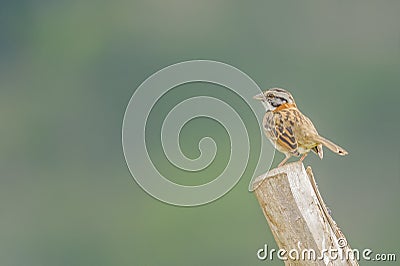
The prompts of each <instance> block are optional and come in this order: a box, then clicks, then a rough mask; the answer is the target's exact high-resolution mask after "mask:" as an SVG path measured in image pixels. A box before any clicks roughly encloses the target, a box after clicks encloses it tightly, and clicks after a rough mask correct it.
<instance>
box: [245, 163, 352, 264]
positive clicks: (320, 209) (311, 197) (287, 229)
mask: <svg viewBox="0 0 400 266" xmlns="http://www.w3.org/2000/svg"><path fill="white" fill-rule="evenodd" d="M253 189H255V194H256V197H257V199H258V202H259V203H260V206H261V209H262V210H263V212H264V215H265V218H266V219H267V221H268V224H269V227H270V228H271V231H272V234H273V236H274V238H275V241H276V243H277V245H278V247H279V248H280V249H284V250H286V251H287V252H289V251H291V250H297V251H298V253H297V254H299V258H298V260H291V257H292V258H293V256H290V254H289V253H286V256H285V257H287V258H288V260H286V261H285V265H358V262H357V260H355V259H354V257H352V256H353V255H354V254H353V253H352V251H351V249H350V246H349V245H348V243H347V241H346V238H345V236H344V235H343V233H342V232H341V230H340V228H339V227H338V226H337V224H336V223H335V221H334V220H333V219H332V217H331V216H330V214H329V212H328V210H327V208H326V205H325V203H324V202H323V200H322V197H321V195H320V193H319V191H318V188H317V185H316V183H315V180H314V176H313V174H312V171H311V167H308V168H307V171H306V170H305V169H304V165H303V164H302V163H301V162H295V163H290V164H286V165H284V166H282V167H279V168H275V169H272V170H271V171H269V172H268V173H266V174H264V175H261V176H259V177H257V178H256V179H255V180H254V182H253ZM311 249H312V250H314V251H315V258H317V259H316V260H314V259H313V258H312V257H311V260H309V257H308V256H312V254H310V255H309V252H308V251H309V250H311ZM335 250H337V256H338V258H337V259H331V258H330V257H332V258H334V257H335V256H336V255H335ZM329 252H332V254H330V253H329ZM303 253H304V258H303V257H301V256H302V254H303ZM297 254H296V253H295V252H293V253H292V255H297ZM321 254H324V255H326V256H324V258H323V259H322V260H321V259H318V257H321ZM342 258H343V259H342ZM346 258H347V259H346ZM349 258H350V259H349ZM275 259H276V258H275Z"/></svg>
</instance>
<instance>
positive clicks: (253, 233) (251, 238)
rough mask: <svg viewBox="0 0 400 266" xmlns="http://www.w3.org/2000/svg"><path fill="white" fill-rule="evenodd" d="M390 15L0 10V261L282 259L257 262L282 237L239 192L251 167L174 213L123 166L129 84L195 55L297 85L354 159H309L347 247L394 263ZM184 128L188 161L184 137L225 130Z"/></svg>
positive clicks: (228, 7)
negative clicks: (227, 186)
mask: <svg viewBox="0 0 400 266" xmlns="http://www.w3.org/2000/svg"><path fill="white" fill-rule="evenodd" d="M399 13H400V2H398V1H352V2H348V1H329V2H327V1H325V2H320V1H297V2H294V1H293V2H290V3H289V2H286V1H280V2H278V1H274V2H272V1H270V2H268V3H266V2H264V1H255V2H252V3H245V2H243V3H233V2H232V1H202V2H200V1H196V2H190V1H118V0H117V1H86V0H83V1H7V2H4V3H2V7H1V9H0V32H1V37H0V56H1V60H0V88H1V89H0V116H1V120H0V121H1V136H2V137H1V140H0V151H1V152H0V164H1V166H0V169H1V170H0V171H1V179H0V180H1V181H0V182H1V184H0V213H1V219H0V264H1V265H207V264H209V265H264V264H268V265H282V264H283V263H282V262H280V261H274V262H270V261H264V262H262V261H259V260H258V259H257V257H256V252H257V250H258V249H259V248H261V247H262V246H263V245H264V244H265V243H267V244H268V245H269V246H271V247H276V244H275V242H274V240H273V237H272V235H271V233H270V230H269V228H268V226H267V223H266V221H265V219H264V217H263V214H262V212H261V209H260V207H259V205H258V203H257V201H256V199H255V197H254V195H253V194H251V193H249V192H248V191H247V186H248V183H249V181H250V179H251V177H252V176H251V175H249V174H247V175H245V176H244V177H243V178H242V179H241V181H240V182H239V184H238V185H237V186H236V187H235V188H234V189H233V190H232V191H231V192H230V193H228V194H227V195H226V196H224V197H222V198H221V199H219V200H217V201H215V202H213V203H212V204H207V205H204V206H200V207H193V208H184V207H175V206H171V205H168V204H164V203H162V202H159V201H157V200H155V199H154V198H152V197H151V196H149V195H147V194H146V193H145V192H144V191H143V190H142V189H141V188H140V187H139V186H138V185H137V184H136V183H135V181H133V179H132V177H131V175H130V173H129V171H128V169H127V167H126V164H125V161H124V157H123V153H122V146H121V126H122V119H123V115H124V111H125V108H126V105H127V103H128V101H129V99H130V97H131V95H132V93H133V92H134V90H135V89H136V88H137V87H138V86H139V85H140V84H141V83H142V82H143V81H144V80H145V79H146V78H147V77H148V76H150V75H151V74H153V73H154V72H156V71H157V70H160V69H161V68H163V67H166V66H168V65H170V64H173V63H177V62H181V61H184V60H192V59H210V60H217V61H222V62H225V63H228V64H231V65H233V66H235V67H237V68H239V69H241V70H242V71H244V72H245V73H247V74H249V75H250V76H251V77H252V78H253V79H254V80H255V81H256V82H257V83H258V84H259V85H260V86H261V87H263V88H268V87H273V86H280V87H283V88H287V89H289V90H290V91H292V93H293V95H294V97H295V99H296V101H297V103H298V105H299V107H300V109H301V110H302V111H303V112H304V113H305V114H307V115H308V116H309V117H311V118H312V120H313V121H314V123H315V125H316V127H317V128H318V130H319V132H320V133H321V134H322V135H325V136H326V137H329V138H331V139H332V140H334V141H335V142H337V143H338V144H340V145H342V146H343V147H345V148H346V149H347V150H348V151H349V152H350V155H349V156H347V157H345V158H342V157H338V156H336V155H334V154H332V153H330V152H329V151H326V153H325V158H324V160H322V161H320V160H319V159H318V158H317V157H316V156H315V155H311V156H309V157H308V158H307V159H306V165H309V164H311V165H312V166H313V170H314V174H315V175H316V179H317V181H318V185H319V188H320V191H321V193H322V195H323V197H324V199H325V201H326V202H327V203H328V205H329V207H330V209H331V210H332V212H333V217H334V219H335V220H336V222H337V223H338V224H339V225H340V227H341V228H342V230H343V231H344V233H345V234H346V236H347V238H348V241H349V243H350V244H351V246H352V247H353V248H358V249H363V248H370V249H373V250H374V251H375V252H389V253H397V257H398V259H400V258H399V256H400V254H399V244H398V238H399V237H400V233H399V230H398V223H399V222H398V220H399V218H400V214H399V209H398V208H399V207H398V206H399V203H400V196H399V185H400V169H399V165H400V145H399V141H398V137H399V131H400V126H399V111H398V106H399V103H398V99H399V97H400V90H399V89H400V27H399V25H400V16H399ZM187 86H188V90H187V91H190V89H191V88H194V87H196V85H193V86H194V87H193V86H192V87H191V86H189V85H187ZM197 86H198V85H197ZM202 86H204V87H207V86H206V85H201V86H198V88H202ZM171 93H173V92H171ZM175 93H179V91H175ZM182 93H183V92H182ZM170 98H171V99H172V98H173V97H170ZM160 104H161V103H160ZM164 105H165V106H168V103H167V104H166V103H164ZM170 105H171V104H170ZM210 123H211V124H210ZM192 126H193V128H192V129H189V128H188V129H187V130H185V132H183V133H185V134H182V135H183V136H182V140H181V141H182V145H183V147H184V151H185V152H186V153H187V154H188V155H189V156H194V157H195V156H196V151H197V146H196V145H193V142H190V138H191V132H194V133H193V134H198V133H197V131H198V130H204V129H205V128H207V129H208V130H204V135H209V134H211V135H212V134H215V136H216V139H218V136H225V134H226V132H224V131H223V130H221V128H218V127H215V128H214V127H213V124H212V122H210V121H207V120H205V121H197V122H196V123H193V125H192ZM214 129H215V132H214V133H212V132H210V130H211V131H212V130H214ZM154 132H155V133H154V134H155V136H157V135H156V134H159V133H157V127H155V128H154ZM153 137H154V136H153ZM185 143H189V144H190V145H187V144H185ZM185 145H186V146H185ZM220 146H221V147H225V148H226V147H227V143H226V141H225V142H224V140H223V138H222V140H221V144H220ZM225 150H226V149H225ZM225 153H226V151H225ZM217 156H219V157H218V160H219V161H218V162H220V163H221V164H223V163H224V162H225V157H224V156H226V154H224V151H223V150H222V151H219V153H218V154H217ZM282 158H283V156H282V155H281V154H279V155H277V157H276V158H275V159H276V160H275V165H276V164H277V162H278V161H280V160H281V159H282ZM220 170H221V167H218V166H217V167H215V172H218V171H220ZM196 178H199V179H201V178H203V179H204V182H208V181H210V180H212V178H210V176H209V174H207V176H201V175H200V176H199V175H198V176H196ZM171 179H173V178H171ZM178 179H179V178H178ZM201 181H202V180H200V182H199V180H195V181H193V179H191V181H188V183H191V182H193V183H196V184H198V183H202V182H201ZM362 264H363V265H368V264H372V262H371V263H366V262H362Z"/></svg>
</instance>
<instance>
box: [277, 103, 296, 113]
mask: <svg viewBox="0 0 400 266" xmlns="http://www.w3.org/2000/svg"><path fill="white" fill-rule="evenodd" d="M296 107H297V106H296V104H295V103H284V104H281V105H279V106H278V107H277V108H275V110H273V111H272V112H274V113H275V112H278V111H281V110H283V109H288V108H296Z"/></svg>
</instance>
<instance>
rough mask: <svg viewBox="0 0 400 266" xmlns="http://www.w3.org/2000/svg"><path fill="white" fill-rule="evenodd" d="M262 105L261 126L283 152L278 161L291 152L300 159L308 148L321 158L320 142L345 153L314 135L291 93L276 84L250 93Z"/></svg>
mask: <svg viewBox="0 0 400 266" xmlns="http://www.w3.org/2000/svg"><path fill="white" fill-rule="evenodd" d="M254 99H256V100H260V101H262V102H263V104H264V105H265V107H266V110H267V113H266V114H265V116H264V119H263V129H264V132H265V135H266V136H267V138H268V139H269V140H270V141H271V143H272V145H274V147H275V148H276V149H277V150H278V151H280V152H282V153H284V154H285V156H286V158H285V159H284V160H283V161H282V162H281V163H280V164H279V165H278V167H279V166H282V165H284V164H285V163H286V161H287V160H288V159H289V158H290V157H291V156H293V155H294V156H297V157H298V156H300V154H302V157H301V158H300V161H303V160H304V158H305V157H306V156H307V154H308V153H309V152H310V150H312V151H313V152H315V153H316V154H318V156H319V157H320V158H321V159H322V157H323V151H322V145H324V146H326V147H327V148H328V149H330V150H331V151H333V152H335V153H337V154H339V155H346V154H347V151H345V150H344V149H343V148H341V147H339V146H338V145H336V144H334V143H333V142H331V141H330V140H327V139H326V138H324V137H322V136H320V135H318V132H317V130H316V129H315V127H314V125H313V123H312V122H311V120H310V119H309V118H308V117H306V116H305V115H303V114H302V113H301V112H300V111H299V109H297V106H296V103H295V102H294V99H293V97H292V95H291V94H290V93H289V92H288V91H286V90H284V89H280V88H272V89H269V90H267V91H265V92H264V93H261V94H258V95H256V96H254Z"/></svg>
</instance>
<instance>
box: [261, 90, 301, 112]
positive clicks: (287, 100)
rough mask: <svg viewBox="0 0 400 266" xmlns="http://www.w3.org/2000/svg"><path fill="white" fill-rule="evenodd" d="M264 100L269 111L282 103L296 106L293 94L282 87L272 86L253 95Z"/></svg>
mask: <svg viewBox="0 0 400 266" xmlns="http://www.w3.org/2000/svg"><path fill="white" fill-rule="evenodd" d="M253 98H254V99H256V100H259V101H261V102H263V104H264V105H265V107H266V109H267V111H274V110H275V109H276V108H278V107H279V106H281V105H282V104H290V105H294V106H296V103H295V102H294V99H293V96H292V95H291V94H290V92H288V91H287V90H284V89H281V88H272V89H269V90H266V91H265V92H263V93H260V94H257V95H256V96H254V97H253Z"/></svg>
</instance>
